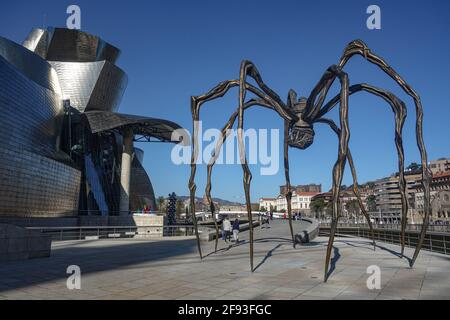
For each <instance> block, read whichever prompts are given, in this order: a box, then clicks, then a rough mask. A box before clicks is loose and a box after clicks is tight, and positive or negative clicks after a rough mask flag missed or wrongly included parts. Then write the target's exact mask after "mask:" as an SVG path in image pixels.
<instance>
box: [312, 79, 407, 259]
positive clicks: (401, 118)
mask: <svg viewBox="0 0 450 320" xmlns="http://www.w3.org/2000/svg"><path fill="white" fill-rule="evenodd" d="M349 91H350V95H352V94H354V93H356V92H359V91H366V92H368V93H370V94H373V95H375V96H378V97H380V98H382V99H383V100H385V101H386V102H387V103H389V105H390V106H391V108H392V111H393V112H394V115H395V145H396V148H397V155H398V170H399V183H398V184H399V192H400V200H401V203H402V224H401V232H400V238H401V239H400V242H401V255H402V256H403V254H404V249H405V232H406V219H407V213H408V200H407V196H406V180H405V174H404V164H405V156H404V150H403V138H402V133H403V126H404V124H405V120H406V116H407V109H406V105H405V103H404V102H403V101H401V100H400V99H399V98H398V97H396V96H395V95H394V94H393V93H391V92H389V91H386V90H383V89H380V88H376V87H374V86H371V85H368V84H365V83H362V84H357V85H354V86H351V87H350V89H349ZM338 101H339V96H338V95H337V96H335V97H334V98H333V99H331V100H330V101H329V102H328V103H327V104H326V105H325V106H324V107H323V109H322V110H321V111H320V113H319V115H318V117H321V116H323V115H324V114H325V113H327V112H329V111H330V110H331V109H332V108H333V107H334V106H336V104H337V103H338ZM319 119H320V118H319ZM316 121H319V120H316Z"/></svg>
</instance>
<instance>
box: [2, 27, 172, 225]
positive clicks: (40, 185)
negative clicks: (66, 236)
mask: <svg viewBox="0 0 450 320" xmlns="http://www.w3.org/2000/svg"><path fill="white" fill-rule="evenodd" d="M119 55H120V51H119V50H118V49H117V48H115V47H114V46H112V45H110V44H108V43H106V42H105V41H103V40H101V39H100V38H99V37H96V36H93V35H90V34H88V33H85V32H81V31H79V30H68V29H61V28H49V29H46V30H44V29H33V30H32V31H31V33H30V34H29V36H28V38H27V39H26V40H25V41H24V43H23V46H20V45H18V44H16V43H14V42H12V41H9V40H7V39H4V38H1V37H0V114H1V117H0V178H1V179H0V215H1V216H4V217H5V216H10V217H63V216H76V215H118V214H122V213H121V211H120V208H121V207H122V206H121V203H122V202H121V201H122V200H121V192H122V190H123V188H122V186H123V185H122V184H121V183H122V181H121V168H122V167H123V163H122V155H123V152H124V138H123V129H127V130H128V129H130V128H131V129H132V133H134V134H136V135H142V136H147V137H153V138H157V139H160V140H162V141H170V138H171V134H172V132H173V130H176V129H180V126H178V125H177V124H175V123H173V122H170V121H166V120H159V119H152V118H147V117H139V116H131V115H123V114H118V113H115V112H114V111H116V110H117V109H118V107H119V104H120V101H121V98H122V96H123V93H124V91H125V89H126V86H127V76H126V74H125V73H124V72H123V71H122V70H121V69H120V68H119V67H117V66H116V65H115V62H116V60H117V58H118V57H119ZM142 159H143V152H142V150H140V149H136V151H135V156H134V159H133V161H132V163H130V164H129V165H130V166H131V174H130V184H129V191H130V194H129V204H130V205H129V207H130V210H132V211H133V210H142V208H143V207H144V205H147V206H150V207H151V208H152V209H155V208H156V203H155V195H154V191H153V186H152V184H151V182H150V179H149V177H148V175H147V173H146V172H145V170H144V168H143V166H142ZM127 213H128V212H127Z"/></svg>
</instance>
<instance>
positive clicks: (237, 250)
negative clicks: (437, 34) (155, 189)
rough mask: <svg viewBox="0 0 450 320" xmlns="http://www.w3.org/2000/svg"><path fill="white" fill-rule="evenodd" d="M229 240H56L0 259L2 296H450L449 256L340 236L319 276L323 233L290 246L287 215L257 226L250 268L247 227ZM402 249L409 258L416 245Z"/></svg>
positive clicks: (323, 247) (87, 297)
mask: <svg viewBox="0 0 450 320" xmlns="http://www.w3.org/2000/svg"><path fill="white" fill-rule="evenodd" d="M240 238H241V239H242V240H244V241H243V242H241V243H240V244H239V245H232V246H231V247H230V246H229V245H227V244H225V243H224V242H223V241H220V242H219V244H220V245H219V250H218V252H217V253H213V248H214V242H210V243H203V245H202V249H203V252H204V254H205V258H204V260H203V261H200V259H199V258H198V253H197V247H196V242H195V240H194V239H192V238H182V239H176V238H174V239H169V240H166V239H164V240H163V239H161V240H137V239H112V240H97V241H82V242H64V243H55V244H54V245H53V252H52V257H51V258H48V259H38V260H30V261H21V262H14V263H3V264H0V299H193V300H194V299H195V300H196V299H208V300H210V299H269V300H275V299H299V300H303V299H450V268H449V267H450V257H448V256H444V255H440V254H437V253H431V252H427V251H423V252H422V253H421V255H420V257H419V259H418V260H417V263H416V266H415V268H414V269H410V268H409V267H408V263H407V261H406V259H401V258H399V257H398V255H397V252H399V247H398V246H395V245H388V244H383V243H379V244H378V247H377V250H376V251H375V252H374V251H373V247H372V245H371V243H370V241H369V240H367V239H360V238H337V239H336V244H335V248H334V252H333V255H334V257H333V262H332V273H331V275H330V278H329V280H328V282H327V283H323V268H324V266H323V265H324V259H325V251H326V245H327V238H324V237H319V238H316V239H315V240H314V241H313V242H312V243H310V244H308V245H304V246H297V248H296V249H294V248H293V247H292V244H291V242H290V235H289V227H288V224H287V222H286V221H276V222H273V223H271V228H270V229H261V228H256V229H255V267H256V271H255V272H254V273H251V272H250V271H249V254H248V251H249V245H248V241H247V239H248V232H243V233H241V234H240ZM406 254H407V255H409V256H411V255H412V249H407V250H406ZM70 265H78V266H79V267H80V268H81V290H68V289H67V286H66V281H67V277H68V276H69V275H68V274H66V270H67V267H68V266H70ZM371 265H377V266H379V267H380V269H381V286H382V287H381V290H369V289H368V288H367V285H366V281H367V278H368V277H369V276H370V275H369V274H367V273H366V272H367V268H368V267H369V266H371Z"/></svg>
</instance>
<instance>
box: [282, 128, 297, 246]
mask: <svg viewBox="0 0 450 320" xmlns="http://www.w3.org/2000/svg"><path fill="white" fill-rule="evenodd" d="M288 137H289V121H285V122H284V175H285V177H286V201H287V209H288V210H287V211H288V219H289V229H290V231H291V237H292V245H293V246H294V248H295V245H296V243H295V236H294V227H293V226H292V189H291V178H290V176H289V144H288Z"/></svg>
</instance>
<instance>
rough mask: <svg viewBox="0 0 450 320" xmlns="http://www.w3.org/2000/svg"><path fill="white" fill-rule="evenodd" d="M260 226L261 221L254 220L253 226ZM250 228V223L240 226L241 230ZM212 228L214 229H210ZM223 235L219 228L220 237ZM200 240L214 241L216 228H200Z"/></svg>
mask: <svg viewBox="0 0 450 320" xmlns="http://www.w3.org/2000/svg"><path fill="white" fill-rule="evenodd" d="M257 226H259V221H253V227H257ZM248 229H250V223H244V224H241V225H240V226H239V232H242V231H247V230H248ZM210 230H212V231H210ZM221 236H222V232H221V231H220V230H219V237H221ZM199 237H200V241H212V240H215V239H216V229H215V227H214V229H210V228H206V227H204V228H203V229H202V230H199Z"/></svg>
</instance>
